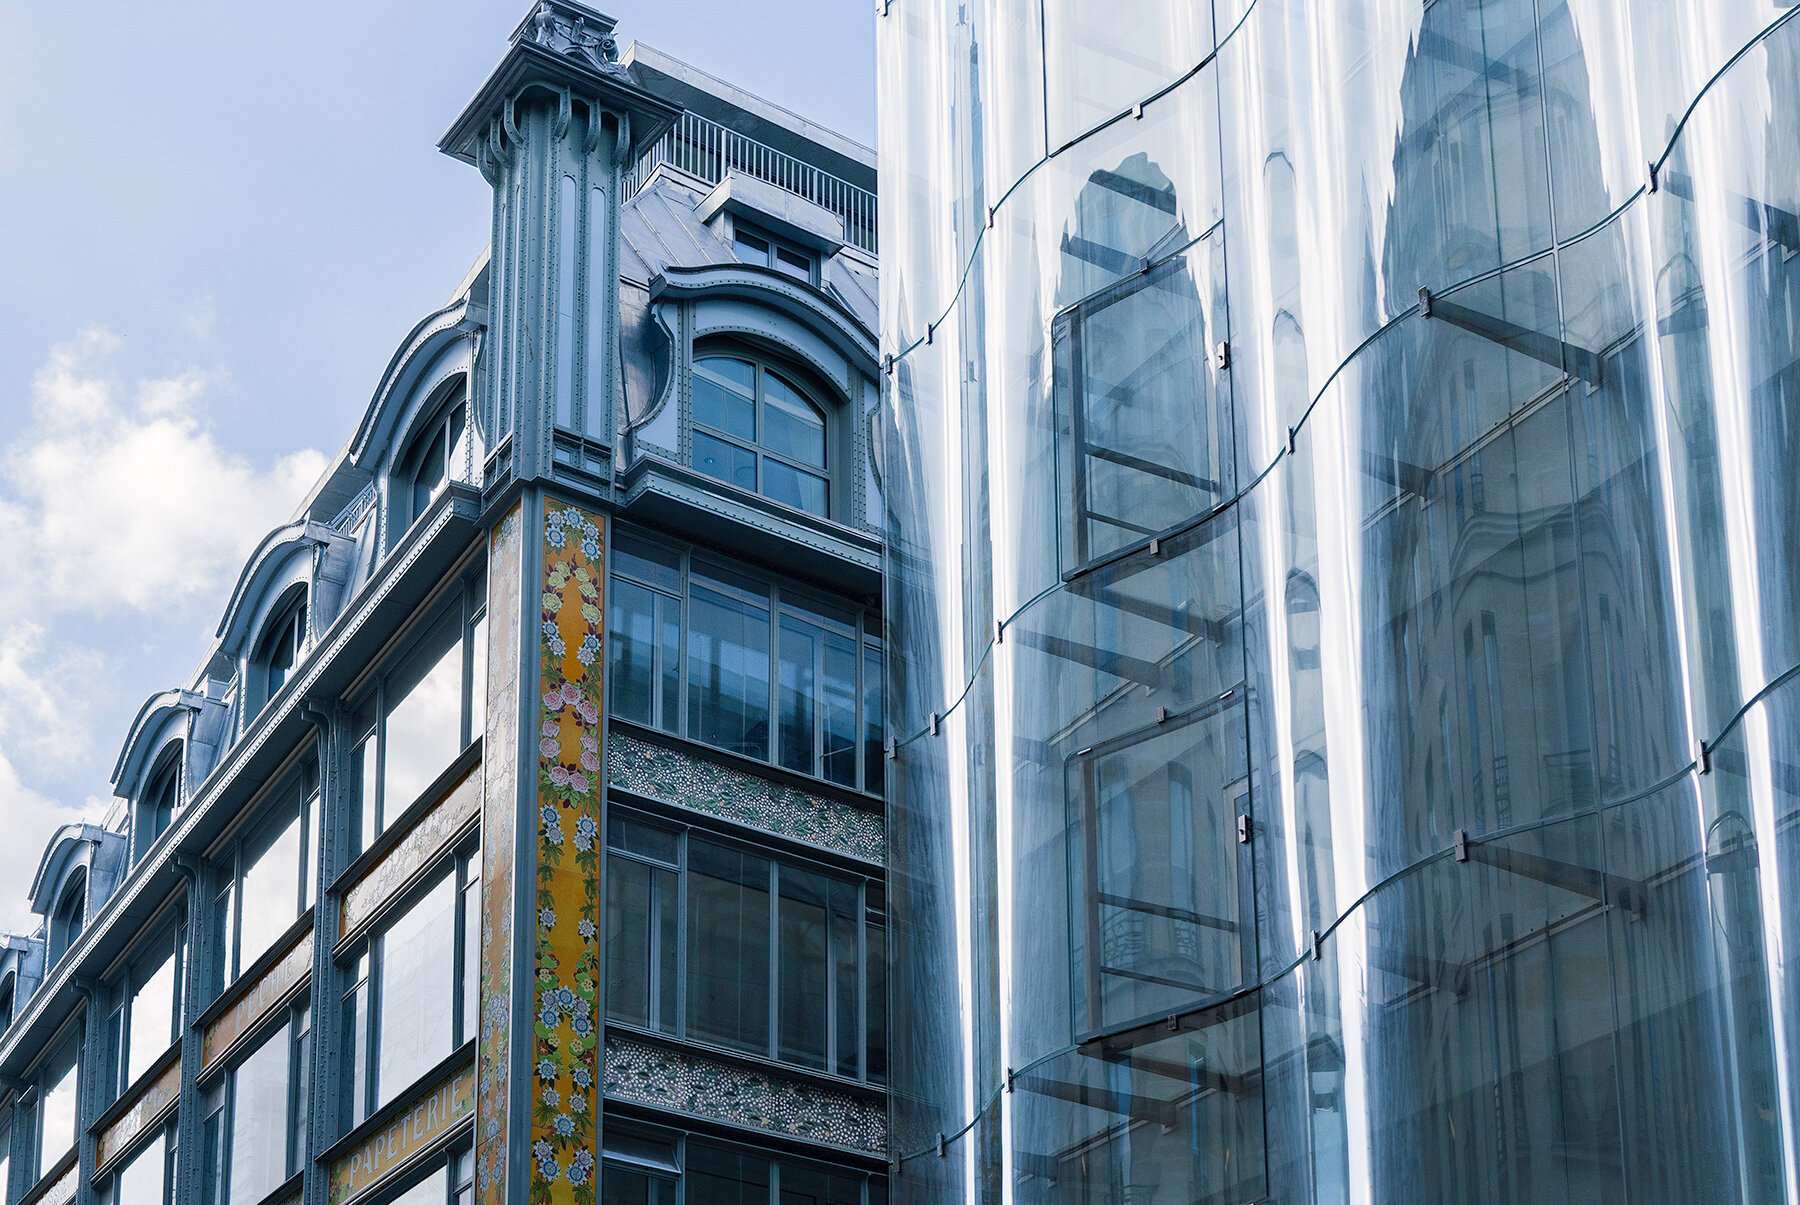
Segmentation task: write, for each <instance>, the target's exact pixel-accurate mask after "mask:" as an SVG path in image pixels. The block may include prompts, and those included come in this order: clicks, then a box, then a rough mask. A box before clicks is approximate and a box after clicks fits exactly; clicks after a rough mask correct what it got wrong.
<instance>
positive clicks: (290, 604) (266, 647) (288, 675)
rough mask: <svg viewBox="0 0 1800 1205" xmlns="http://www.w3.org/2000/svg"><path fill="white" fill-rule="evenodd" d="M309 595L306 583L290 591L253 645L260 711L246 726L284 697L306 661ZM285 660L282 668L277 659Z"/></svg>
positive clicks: (252, 664)
mask: <svg viewBox="0 0 1800 1205" xmlns="http://www.w3.org/2000/svg"><path fill="white" fill-rule="evenodd" d="M309 593H310V591H309V589H308V586H307V584H306V583H305V582H298V583H295V584H294V585H292V586H290V587H288V589H287V590H286V591H285V592H284V593H283V594H282V596H281V598H280V600H279V601H278V602H277V603H276V605H275V606H274V607H273V608H272V609H271V610H270V612H269V618H268V619H267V620H266V621H264V623H263V625H262V630H261V631H260V632H259V633H258V635H257V637H256V643H255V644H253V645H251V649H252V650H253V651H252V652H251V654H250V675H251V681H252V682H253V683H254V684H255V688H256V692H257V693H256V698H255V703H256V710H255V711H253V712H250V713H249V714H247V715H246V716H245V717H244V721H245V722H246V723H248V722H249V721H250V720H252V719H254V718H255V717H256V716H257V715H260V714H261V713H262V709H263V708H265V707H267V706H268V705H269V703H270V702H271V701H272V700H273V699H274V698H275V696H276V695H278V694H280V693H281V689H282V687H284V686H286V685H287V684H288V682H289V681H291V680H292V679H293V676H294V669H295V667H297V666H298V665H299V664H300V663H301V661H303V660H304V659H305V657H306V648H307V641H306V636H307V628H306V617H307V599H308V595H309ZM281 656H285V657H286V658H287V659H288V660H287V662H286V664H283V665H279V666H278V665H277V658H278V657H281ZM277 672H279V673H280V675H281V677H280V680H279V681H277V680H276V674H277Z"/></svg>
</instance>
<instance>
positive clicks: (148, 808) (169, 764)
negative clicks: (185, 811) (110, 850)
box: [131, 744, 181, 861]
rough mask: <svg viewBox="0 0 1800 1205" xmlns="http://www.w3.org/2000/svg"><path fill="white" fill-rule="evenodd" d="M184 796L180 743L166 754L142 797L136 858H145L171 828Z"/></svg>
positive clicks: (134, 844) (136, 826) (134, 847)
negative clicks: (179, 802)
mask: <svg viewBox="0 0 1800 1205" xmlns="http://www.w3.org/2000/svg"><path fill="white" fill-rule="evenodd" d="M180 797H181V746H180V745H179V744H178V745H176V746H175V748H174V750H173V751H171V752H170V753H168V754H166V755H165V756H164V757H163V759H162V762H161V764H159V765H158V766H157V768H156V772H155V773H153V774H152V775H151V776H150V781H149V785H147V786H146V787H145V788H144V793H143V794H142V795H141V796H140V797H139V799H138V806H137V818H136V820H134V821H133V829H134V831H133V833H132V840H131V845H132V860H133V861H136V860H137V859H139V858H141V857H143V856H144V851H145V850H147V849H149V848H150V846H151V844H152V843H153V842H154V841H155V840H156V839H157V838H158V837H160V836H162V835H163V833H164V832H165V831H167V830H168V827H169V824H170V823H171V822H172V821H173V820H174V819H175V806H176V803H177V802H178V801H179V799H180Z"/></svg>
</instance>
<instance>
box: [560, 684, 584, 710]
mask: <svg viewBox="0 0 1800 1205" xmlns="http://www.w3.org/2000/svg"><path fill="white" fill-rule="evenodd" d="M562 701H563V703H564V705H565V706H573V705H575V704H577V703H579V702H581V687H579V686H577V685H576V684H575V683H573V682H564V683H563V684H562Z"/></svg>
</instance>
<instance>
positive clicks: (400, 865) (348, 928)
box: [338, 768, 481, 935]
mask: <svg viewBox="0 0 1800 1205" xmlns="http://www.w3.org/2000/svg"><path fill="white" fill-rule="evenodd" d="M480 811H481V771H480V769H479V768H477V769H474V770H470V771H469V773H467V774H466V775H464V776H463V778H462V780H461V781H459V782H458V783H457V784H456V785H455V786H454V787H451V788H450V793H449V794H447V795H445V796H444V798H443V799H441V800H439V801H438V803H437V805H436V806H434V807H433V808H432V809H431V810H430V811H428V812H426V813H425V814H424V815H423V816H421V817H419V819H418V822H417V823H416V824H414V825H413V826H412V827H411V828H410V829H408V830H407V831H406V835H405V836H404V837H401V838H400V840H399V841H398V842H396V843H395V845H394V847H393V848H392V849H390V850H388V852H387V856H386V857H384V858H382V859H381V861H379V862H377V863H376V864H375V865H374V866H372V867H370V868H369V871H368V873H367V874H365V875H363V876H362V877H361V878H359V879H357V880H356V882H355V883H353V884H351V886H350V887H349V888H348V889H347V890H346V891H345V892H344V902H343V906H342V909H341V910H340V912H339V914H338V916H339V927H338V932H339V933H341V934H346V935H347V934H351V933H354V932H356V931H357V930H358V929H360V928H362V926H363V925H365V924H367V923H368V921H369V918H370V917H371V916H374V915H375V913H376V912H377V911H378V910H379V909H380V908H381V906H382V905H383V904H384V903H386V902H387V901H388V900H390V899H392V898H393V896H394V893H395V892H396V891H398V890H400V888H401V887H402V886H403V885H404V884H405V883H406V881H407V880H408V879H410V878H412V877H413V875H415V874H417V873H418V872H419V871H420V870H422V869H424V868H425V867H426V866H427V865H429V864H430V862H431V861H432V859H433V858H435V857H436V856H437V855H438V854H439V853H440V852H442V850H443V848H444V846H445V845H446V844H447V843H448V842H449V841H450V838H452V837H454V836H455V835H456V834H457V833H458V832H459V831H461V830H462V828H463V826H464V825H466V824H467V823H468V822H469V821H470V820H473V819H474V818H475V816H476V814H477V813H479V812H480Z"/></svg>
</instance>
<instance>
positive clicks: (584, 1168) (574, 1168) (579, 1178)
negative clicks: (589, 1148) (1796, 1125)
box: [569, 1151, 594, 1188]
mask: <svg viewBox="0 0 1800 1205" xmlns="http://www.w3.org/2000/svg"><path fill="white" fill-rule="evenodd" d="M593 1170H594V1160H593V1156H591V1155H589V1154H588V1153H587V1152H586V1151H578V1152H576V1155H575V1159H574V1162H572V1163H570V1164H569V1183H570V1184H572V1185H574V1186H575V1187H576V1188H580V1187H581V1186H582V1185H583V1184H586V1183H587V1178H588V1173H589V1172H591V1171H593Z"/></svg>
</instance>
